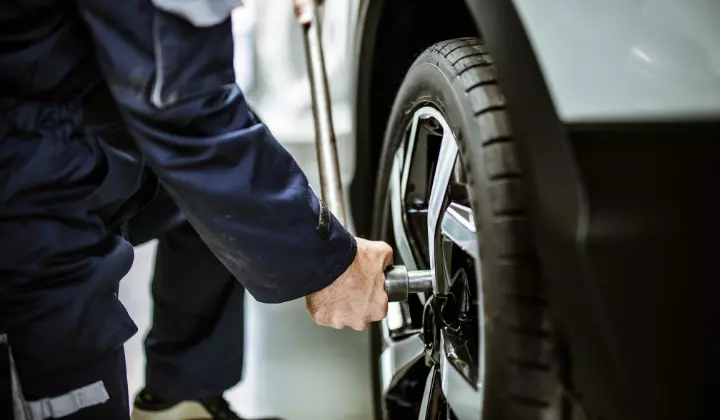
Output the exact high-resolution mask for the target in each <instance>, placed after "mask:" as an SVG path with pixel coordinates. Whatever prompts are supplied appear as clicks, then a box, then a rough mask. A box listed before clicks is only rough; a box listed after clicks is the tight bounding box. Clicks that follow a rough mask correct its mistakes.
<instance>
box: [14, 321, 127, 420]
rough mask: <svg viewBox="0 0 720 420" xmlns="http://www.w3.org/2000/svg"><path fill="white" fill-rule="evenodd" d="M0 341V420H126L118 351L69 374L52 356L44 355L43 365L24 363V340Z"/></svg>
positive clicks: (122, 362)
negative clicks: (0, 375) (0, 419)
mask: <svg viewBox="0 0 720 420" xmlns="http://www.w3.org/2000/svg"><path fill="white" fill-rule="evenodd" d="M2 337H3V340H0V341H4V342H0V372H2V373H3V376H2V377H0V382H3V384H2V385H1V386H0V389H2V392H3V395H2V396H1V397H0V399H1V400H2V404H1V405H0V418H2V420H6V419H8V420H44V419H55V418H57V419H62V420H98V419H103V420H127V419H128V418H129V417H128V416H129V407H128V393H127V378H126V373H125V353H124V351H123V348H122V347H119V348H118V349H116V350H114V351H111V352H108V353H106V354H104V355H102V356H98V357H95V358H93V359H92V360H88V361H87V363H86V364H85V365H84V366H81V367H77V368H75V369H72V370H69V371H68V370H66V369H65V368H66V366H65V365H64V363H63V360H62V358H61V357H57V355H53V354H52V353H51V352H48V354H47V359H46V360H45V361H44V363H42V364H37V365H28V364H26V363H23V361H22V360H23V354H24V353H26V350H27V349H25V348H24V346H25V345H27V343H25V342H24V340H23V339H22V338H21V339H14V337H13V336H7V335H6V336H2ZM16 359H18V360H16ZM20 372H21V373H20ZM21 376H22V378H23V380H21V379H20V377H21Z"/></svg>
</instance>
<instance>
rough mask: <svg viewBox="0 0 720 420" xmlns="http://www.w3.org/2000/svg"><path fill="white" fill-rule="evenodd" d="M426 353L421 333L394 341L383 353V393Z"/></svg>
mask: <svg viewBox="0 0 720 420" xmlns="http://www.w3.org/2000/svg"><path fill="white" fill-rule="evenodd" d="M424 355H425V344H424V343H423V340H422V337H421V336H420V334H414V335H411V336H409V337H407V338H404V339H402V340H398V341H393V342H392V343H391V344H389V345H388V346H387V347H386V348H385V350H383V353H382V359H381V365H382V375H381V376H382V387H383V393H386V392H387V391H388V390H389V389H391V388H392V387H394V386H395V384H397V383H398V382H399V381H400V380H401V379H402V377H403V375H404V374H405V373H407V371H408V370H409V369H410V368H411V367H412V366H413V365H415V363H417V362H419V361H421V359H422V357H423V356H424Z"/></svg>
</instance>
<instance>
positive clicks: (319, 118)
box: [303, 0, 432, 302]
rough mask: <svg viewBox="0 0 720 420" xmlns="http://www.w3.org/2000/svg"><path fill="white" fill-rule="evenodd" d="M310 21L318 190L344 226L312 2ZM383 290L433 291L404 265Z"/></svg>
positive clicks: (393, 294) (396, 296)
mask: <svg viewBox="0 0 720 420" xmlns="http://www.w3.org/2000/svg"><path fill="white" fill-rule="evenodd" d="M311 3H312V19H311V20H310V23H308V24H305V25H303V39H304V41H305V58H306V61H307V67H308V76H309V78H310V93H311V97H312V107H313V118H314V120H315V147H316V148H317V160H318V167H319V170H320V189H321V195H322V198H323V201H325V204H326V205H327V206H328V209H329V210H330V211H331V212H332V213H333V214H334V215H335V217H337V219H338V220H339V221H340V222H341V223H342V224H343V225H347V224H346V213H345V199H344V196H343V188H342V182H341V179H340V164H339V161H338V154H337V142H336V140H335V128H334V126H333V119H332V107H331V104H330V89H329V88H328V81H327V74H326V71H325V56H324V53H323V48H322V29H321V24H320V19H319V16H318V13H317V11H318V4H317V0H315V1H312V2H311ZM385 290H386V291H387V294H388V300H389V301H390V302H400V301H406V300H407V299H408V297H409V294H410V293H423V292H430V291H432V272H431V271H430V270H417V271H408V269H407V268H406V267H405V266H394V267H391V268H390V269H388V270H387V271H386V272H385Z"/></svg>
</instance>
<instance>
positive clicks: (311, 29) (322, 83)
mask: <svg viewBox="0 0 720 420" xmlns="http://www.w3.org/2000/svg"><path fill="white" fill-rule="evenodd" d="M312 8H313V9H312V20H311V21H310V23H309V24H306V25H303V36H304V38H305V57H306V58H307V67H308V76H309V78H310V91H311V96H312V106H313V117H314V120H315V146H316V148H317V160H318V168H319V172H320V189H321V195H322V198H323V201H325V204H326V205H327V206H328V209H329V210H330V211H331V212H332V213H333V214H334V215H335V217H336V218H337V219H338V220H339V221H340V223H342V224H343V225H344V226H347V223H346V217H345V216H346V214H345V199H344V195H343V187H342V181H341V179H340V164H339V161H338V153H337V144H336V140H335V128H334V127H333V119H332V107H331V105H330V89H329V88H328V81H327V74H326V73H325V57H324V54H323V48H322V28H321V24H320V19H319V17H318V14H317V10H318V9H317V8H318V5H317V1H313V2H312Z"/></svg>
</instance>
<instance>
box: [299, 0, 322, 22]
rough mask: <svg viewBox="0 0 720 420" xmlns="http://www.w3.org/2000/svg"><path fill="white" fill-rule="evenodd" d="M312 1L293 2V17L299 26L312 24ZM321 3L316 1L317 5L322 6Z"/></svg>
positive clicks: (300, 0)
mask: <svg viewBox="0 0 720 420" xmlns="http://www.w3.org/2000/svg"><path fill="white" fill-rule="evenodd" d="M312 3H313V0H293V6H295V17H296V18H297V20H298V22H300V24H301V25H307V24H310V23H311V22H312V19H313V12H314V11H313V7H314V6H313V4H312ZM322 3H323V2H322V1H318V2H317V4H322Z"/></svg>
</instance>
